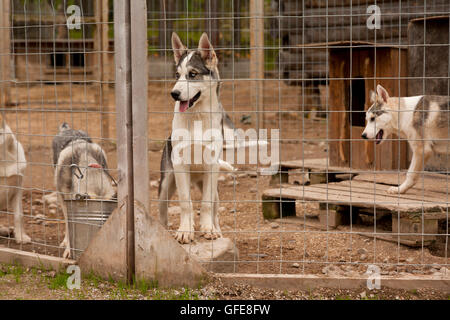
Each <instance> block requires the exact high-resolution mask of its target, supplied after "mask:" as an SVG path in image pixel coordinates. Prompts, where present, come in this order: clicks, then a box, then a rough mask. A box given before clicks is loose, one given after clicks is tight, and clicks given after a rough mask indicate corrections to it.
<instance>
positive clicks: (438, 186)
mask: <svg viewBox="0 0 450 320" xmlns="http://www.w3.org/2000/svg"><path fill="white" fill-rule="evenodd" d="M405 178H406V173H405V172H400V173H398V172H386V173H385V172H374V173H363V174H360V175H358V176H357V177H355V178H354V180H356V181H369V182H375V183H378V184H386V185H391V186H397V185H399V184H401V183H402V182H403V181H405ZM422 191H426V192H429V191H432V192H437V193H442V194H444V195H447V193H449V194H450V176H447V175H443V174H438V173H431V172H426V173H420V176H419V178H418V181H417V183H416V184H415V185H414V187H413V188H411V189H410V190H408V191H407V192H406V194H408V193H411V192H414V193H415V194H421V193H419V192H422Z"/></svg>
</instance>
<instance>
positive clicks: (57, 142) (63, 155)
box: [53, 123, 116, 258]
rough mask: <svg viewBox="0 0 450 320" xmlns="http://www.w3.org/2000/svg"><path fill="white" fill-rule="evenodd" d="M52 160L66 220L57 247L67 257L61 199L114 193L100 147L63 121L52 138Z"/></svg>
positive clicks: (68, 244)
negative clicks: (61, 249)
mask: <svg viewBox="0 0 450 320" xmlns="http://www.w3.org/2000/svg"><path fill="white" fill-rule="evenodd" d="M53 163H54V165H55V166H56V168H55V184H56V190H57V193H58V202H59V204H60V206H61V208H62V210H63V213H64V219H65V221H66V232H65V236H64V240H63V242H62V243H61V244H60V246H61V247H65V250H64V254H63V257H64V258H68V257H70V243H69V230H68V221H67V207H66V205H65V203H64V200H73V199H77V198H80V197H82V198H90V199H105V200H108V199H112V198H114V197H115V193H116V190H115V187H114V186H113V179H112V177H111V175H110V174H109V172H108V165H107V160H106V154H105V152H104V151H103V149H102V148H101V147H100V146H99V145H98V144H96V143H93V142H92V140H91V138H90V137H89V136H88V135H87V134H86V133H85V132H83V131H81V130H74V129H71V128H70V127H69V125H68V124H67V123H63V124H61V125H60V127H59V132H58V135H57V136H56V137H55V138H54V139H53Z"/></svg>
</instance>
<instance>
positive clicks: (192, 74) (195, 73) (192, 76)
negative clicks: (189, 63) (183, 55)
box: [189, 71, 197, 79]
mask: <svg viewBox="0 0 450 320" xmlns="http://www.w3.org/2000/svg"><path fill="white" fill-rule="evenodd" d="M196 76H197V72H194V71H191V72H189V78H191V79H192V78H195V77H196Z"/></svg>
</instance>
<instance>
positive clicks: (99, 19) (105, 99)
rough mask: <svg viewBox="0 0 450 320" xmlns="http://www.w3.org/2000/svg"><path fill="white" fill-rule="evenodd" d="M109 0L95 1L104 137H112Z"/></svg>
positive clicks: (95, 44)
mask: <svg viewBox="0 0 450 320" xmlns="http://www.w3.org/2000/svg"><path fill="white" fill-rule="evenodd" d="M108 13H109V6H108V0H97V1H95V23H96V30H95V33H94V50H95V51H96V52H97V55H98V62H99V64H98V68H97V69H96V80H98V81H99V85H98V88H99V91H100V92H99V95H98V97H99V98H98V103H99V105H100V110H101V112H102V115H101V122H102V123H101V134H102V138H109V137H110V132H109V131H110V117H111V110H110V107H109V83H108V81H109V59H108V50H109V37H108V29H109V25H108V22H109V21H108Z"/></svg>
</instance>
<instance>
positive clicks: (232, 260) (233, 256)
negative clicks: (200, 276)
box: [183, 238, 239, 273]
mask: <svg viewBox="0 0 450 320" xmlns="http://www.w3.org/2000/svg"><path fill="white" fill-rule="evenodd" d="M183 248H184V249H185V250H186V251H187V252H188V254H189V255H190V256H191V257H192V258H193V259H195V260H197V261H198V262H199V263H200V264H201V265H202V266H203V267H204V268H205V269H206V270H208V271H212V272H217V273H230V272H236V269H235V264H236V262H237V261H239V251H238V249H237V248H236V246H235V245H234V243H233V241H232V240H231V239H229V238H219V239H216V240H213V241H211V240H205V239H202V240H201V241H200V242H195V243H191V244H184V245H183Z"/></svg>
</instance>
